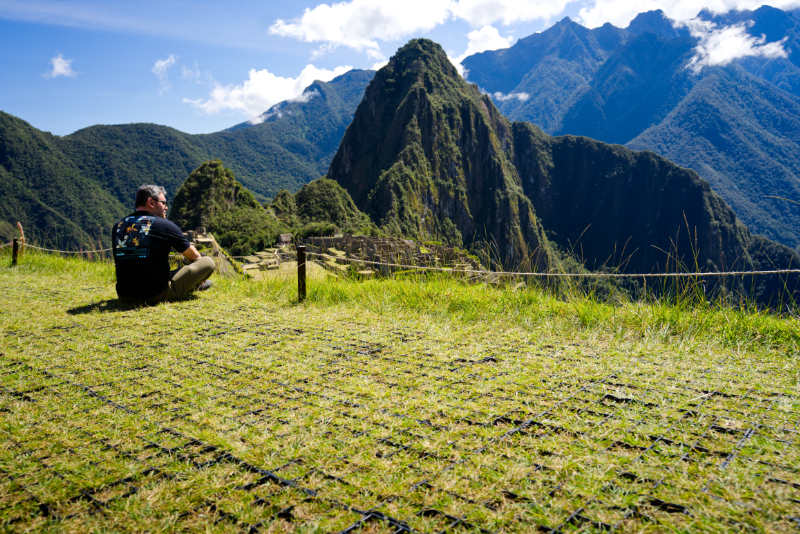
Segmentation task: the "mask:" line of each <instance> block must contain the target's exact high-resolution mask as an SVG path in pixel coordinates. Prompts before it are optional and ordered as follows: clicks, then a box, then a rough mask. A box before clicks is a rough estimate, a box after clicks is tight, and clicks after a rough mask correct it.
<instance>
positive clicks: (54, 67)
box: [45, 54, 76, 78]
mask: <svg viewBox="0 0 800 534" xmlns="http://www.w3.org/2000/svg"><path fill="white" fill-rule="evenodd" d="M59 76H66V77H68V78H74V77H75V76H76V73H75V71H74V70H72V60H71V59H64V56H62V55H61V54H58V55H57V56H56V57H53V58H50V72H48V73H47V74H45V78H57V77H59Z"/></svg>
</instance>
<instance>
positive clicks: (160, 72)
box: [151, 54, 178, 93]
mask: <svg viewBox="0 0 800 534" xmlns="http://www.w3.org/2000/svg"><path fill="white" fill-rule="evenodd" d="M177 60H178V59H177V58H176V57H175V54H170V55H169V57H167V58H165V59H157V60H156V62H155V63H154V64H153V68H152V69H151V70H152V72H153V74H155V75H156V78H158V83H159V91H158V92H159V93H165V92H166V91H168V90H169V88H170V84H169V74H168V73H169V69H170V67H172V66H173V65H175V62H176V61H177Z"/></svg>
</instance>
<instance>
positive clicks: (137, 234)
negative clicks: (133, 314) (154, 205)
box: [111, 211, 191, 300]
mask: <svg viewBox="0 0 800 534" xmlns="http://www.w3.org/2000/svg"><path fill="white" fill-rule="evenodd" d="M111 243H112V244H113V249H114V264H115V266H116V271H117V295H119V297H120V298H127V299H137V300H146V299H149V298H153V297H156V296H158V295H160V294H162V293H164V292H165V291H166V290H167V287H168V284H169V279H170V270H169V252H170V250H171V249H174V250H176V251H178V252H183V251H184V250H186V249H187V248H189V246H190V244H191V243H190V242H189V241H188V240H187V239H186V237H185V236H184V235H183V232H181V229H180V228H178V226H177V225H176V224H175V223H173V222H171V221H168V220H167V219H164V218H162V217H158V216H155V215H151V214H150V213H148V212H146V211H136V212H135V213H133V214H131V215H128V216H127V217H125V218H124V219H122V220H121V221H119V222H118V223H117V224H115V225H114V228H113V229H112V231H111Z"/></svg>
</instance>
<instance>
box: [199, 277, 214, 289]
mask: <svg viewBox="0 0 800 534" xmlns="http://www.w3.org/2000/svg"><path fill="white" fill-rule="evenodd" d="M211 286H212V283H211V280H208V279H206V280H203V282H202V283H201V284H200V285H199V286H197V290H198V291H205V290H206V289H208V288H209V287H211Z"/></svg>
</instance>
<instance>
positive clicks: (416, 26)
mask: <svg viewBox="0 0 800 534" xmlns="http://www.w3.org/2000/svg"><path fill="white" fill-rule="evenodd" d="M451 3H452V0H350V1H349V2H339V3H336V4H330V5H329V4H320V5H318V6H316V7H314V8H306V9H305V10H304V11H303V16H302V17H300V18H299V19H297V20H294V21H289V22H287V21H284V20H282V19H279V20H277V21H276V22H275V23H274V24H273V25H272V26H271V27H270V29H269V31H270V33H272V34H274V35H281V36H284V37H293V38H295V39H299V40H301V41H305V42H309V43H314V42H322V43H327V44H329V45H331V46H346V47H349V48H353V49H355V50H361V51H366V52H368V53H370V54H371V55H372V56H373V57H374V58H375V59H379V58H380V57H381V53H380V46H379V44H378V41H391V40H395V39H400V38H402V37H406V36H408V35H410V34H413V33H416V32H421V31H427V30H431V29H433V28H435V27H436V26H438V25H440V24H443V23H445V22H446V21H447V19H448V18H449V15H450V5H451Z"/></svg>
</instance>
